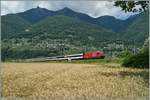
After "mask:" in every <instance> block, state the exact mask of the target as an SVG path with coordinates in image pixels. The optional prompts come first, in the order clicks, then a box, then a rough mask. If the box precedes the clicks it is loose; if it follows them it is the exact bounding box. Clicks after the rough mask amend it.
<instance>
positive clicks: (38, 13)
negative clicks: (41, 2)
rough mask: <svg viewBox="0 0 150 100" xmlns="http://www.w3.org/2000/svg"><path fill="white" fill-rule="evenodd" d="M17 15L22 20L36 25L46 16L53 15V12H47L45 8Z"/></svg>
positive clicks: (33, 9)
mask: <svg viewBox="0 0 150 100" xmlns="http://www.w3.org/2000/svg"><path fill="white" fill-rule="evenodd" d="M17 15H18V16H20V17H22V18H24V19H25V20H27V21H28V22H30V23H36V22H38V21H40V20H42V19H44V18H46V17H48V16H53V15H55V12H54V11H50V10H47V9H45V8H40V7H37V8H32V9H30V10H27V11H25V12H21V13H18V14H17Z"/></svg>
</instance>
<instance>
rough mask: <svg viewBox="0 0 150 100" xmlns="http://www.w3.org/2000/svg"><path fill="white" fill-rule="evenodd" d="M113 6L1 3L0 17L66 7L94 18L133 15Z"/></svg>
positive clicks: (68, 2) (30, 2)
mask: <svg viewBox="0 0 150 100" xmlns="http://www.w3.org/2000/svg"><path fill="white" fill-rule="evenodd" d="M113 4H114V2H111V1H67V0H64V1H28V0H26V1H1V15H5V14H9V13H18V12H23V11H26V10H28V9H31V8H36V7H37V6H40V7H41V8H47V9H49V10H52V11H56V10H59V9H63V8H64V7H68V8H70V9H72V10H74V11H76V12H80V13H85V14H88V15H89V16H91V17H94V18H96V17H100V16H104V15H110V16H114V17H116V18H117V19H123V20H124V19H127V18H128V17H129V16H131V15H133V13H129V12H128V13H125V12H123V11H122V10H121V8H120V7H115V6H113Z"/></svg>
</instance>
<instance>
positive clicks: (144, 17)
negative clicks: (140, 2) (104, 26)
mask: <svg viewBox="0 0 150 100" xmlns="http://www.w3.org/2000/svg"><path fill="white" fill-rule="evenodd" d="M122 34H123V36H122V38H124V39H128V40H135V41H137V42H141V44H143V43H144V41H145V39H146V38H148V37H149V11H146V12H143V13H141V14H140V15H139V17H138V19H136V20H135V21H134V22H133V23H132V24H131V25H130V26H129V27H128V28H127V29H126V30H125V31H124V32H123V33H122Z"/></svg>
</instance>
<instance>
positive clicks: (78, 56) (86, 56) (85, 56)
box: [28, 51, 105, 61]
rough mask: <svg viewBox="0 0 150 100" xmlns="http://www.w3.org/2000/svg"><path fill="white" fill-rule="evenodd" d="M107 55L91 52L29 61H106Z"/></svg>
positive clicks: (100, 52)
mask: <svg viewBox="0 0 150 100" xmlns="http://www.w3.org/2000/svg"><path fill="white" fill-rule="evenodd" d="M104 58H105V54H104V52H102V51H89V52H84V53H80V54H71V55H63V56H54V57H43V58H33V59H28V60H30V61H59V60H68V61H71V60H78V59H104Z"/></svg>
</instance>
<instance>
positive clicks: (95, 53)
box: [83, 51, 105, 59]
mask: <svg viewBox="0 0 150 100" xmlns="http://www.w3.org/2000/svg"><path fill="white" fill-rule="evenodd" d="M93 58H105V54H104V52H102V51H91V52H85V53H83V59H93Z"/></svg>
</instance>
